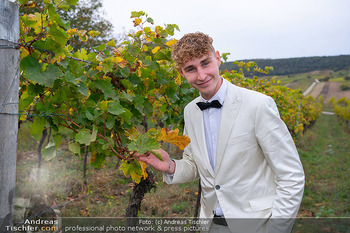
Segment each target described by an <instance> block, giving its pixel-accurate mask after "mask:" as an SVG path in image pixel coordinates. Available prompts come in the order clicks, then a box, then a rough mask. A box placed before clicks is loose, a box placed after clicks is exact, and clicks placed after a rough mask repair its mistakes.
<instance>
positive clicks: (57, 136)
mask: <svg viewBox="0 0 350 233" xmlns="http://www.w3.org/2000/svg"><path fill="white" fill-rule="evenodd" d="M53 140H54V142H55V147H56V150H58V147H59V146H60V145H61V141H62V136H61V134H55V136H53Z"/></svg>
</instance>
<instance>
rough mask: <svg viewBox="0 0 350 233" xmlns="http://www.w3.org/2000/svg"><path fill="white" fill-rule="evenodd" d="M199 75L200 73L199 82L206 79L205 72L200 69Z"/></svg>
mask: <svg viewBox="0 0 350 233" xmlns="http://www.w3.org/2000/svg"><path fill="white" fill-rule="evenodd" d="M197 73H198V77H197V79H199V80H204V79H205V74H204V71H203V70H202V69H201V68H199V69H198V72H197Z"/></svg>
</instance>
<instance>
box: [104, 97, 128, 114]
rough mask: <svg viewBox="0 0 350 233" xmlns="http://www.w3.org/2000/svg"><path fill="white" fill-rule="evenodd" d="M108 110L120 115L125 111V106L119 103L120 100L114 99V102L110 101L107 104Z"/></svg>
mask: <svg viewBox="0 0 350 233" xmlns="http://www.w3.org/2000/svg"><path fill="white" fill-rule="evenodd" d="M107 108H108V112H110V113H112V114H113V115H120V114H122V113H123V112H125V110H124V108H123V106H122V105H121V104H120V103H119V100H114V101H113V102H108V104H107Z"/></svg>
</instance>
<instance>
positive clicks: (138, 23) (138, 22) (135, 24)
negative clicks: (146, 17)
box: [133, 18, 141, 27]
mask: <svg viewBox="0 0 350 233" xmlns="http://www.w3.org/2000/svg"><path fill="white" fill-rule="evenodd" d="M133 22H134V27H136V26H137V25H140V23H141V19H139V18H137V19H135V20H134V21H133Z"/></svg>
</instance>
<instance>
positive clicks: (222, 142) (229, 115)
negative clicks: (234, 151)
mask: <svg viewBox="0 0 350 233" xmlns="http://www.w3.org/2000/svg"><path fill="white" fill-rule="evenodd" d="M238 91H239V90H238V88H236V87H235V86H234V85H232V84H231V83H229V85H228V88H227V94H226V98H225V102H224V106H223V109H222V113H221V121H220V129H219V138H218V145H217V150H216V161H215V173H216V174H217V172H218V171H219V167H220V165H221V162H222V158H223V155H224V153H225V150H226V145H227V143H228V140H229V138H230V134H231V131H232V129H233V127H234V123H235V120H236V117H237V114H238V112H239V109H240V106H241V101H240V100H239V99H238V97H237V92H238Z"/></svg>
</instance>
